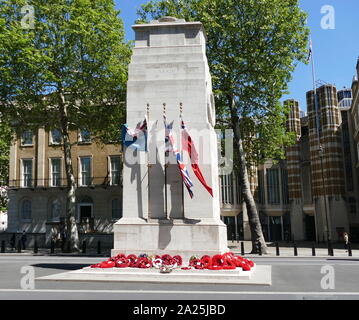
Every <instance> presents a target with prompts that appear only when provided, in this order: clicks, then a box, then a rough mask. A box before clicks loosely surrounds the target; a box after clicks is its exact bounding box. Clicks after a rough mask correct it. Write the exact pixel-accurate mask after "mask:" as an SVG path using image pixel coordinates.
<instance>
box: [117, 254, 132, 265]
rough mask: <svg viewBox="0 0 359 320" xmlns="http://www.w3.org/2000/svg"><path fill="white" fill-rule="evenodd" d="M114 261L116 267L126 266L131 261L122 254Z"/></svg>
mask: <svg viewBox="0 0 359 320" xmlns="http://www.w3.org/2000/svg"><path fill="white" fill-rule="evenodd" d="M115 263H116V267H117V268H128V267H129V266H130V263H131V261H130V260H129V259H127V258H126V256H125V255H123V256H121V257H120V258H118V259H117V260H116V262H115Z"/></svg>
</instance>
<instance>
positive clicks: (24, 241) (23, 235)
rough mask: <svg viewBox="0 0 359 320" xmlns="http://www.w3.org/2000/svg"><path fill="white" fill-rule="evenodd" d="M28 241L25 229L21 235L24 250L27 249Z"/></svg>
mask: <svg viewBox="0 0 359 320" xmlns="http://www.w3.org/2000/svg"><path fill="white" fill-rule="evenodd" d="M26 241H27V236H26V231H25V230H24V231H23V232H22V235H21V244H22V248H23V249H24V250H25V249H26Z"/></svg>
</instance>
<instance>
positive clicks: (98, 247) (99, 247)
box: [97, 241, 101, 254]
mask: <svg viewBox="0 0 359 320" xmlns="http://www.w3.org/2000/svg"><path fill="white" fill-rule="evenodd" d="M97 254H101V241H97Z"/></svg>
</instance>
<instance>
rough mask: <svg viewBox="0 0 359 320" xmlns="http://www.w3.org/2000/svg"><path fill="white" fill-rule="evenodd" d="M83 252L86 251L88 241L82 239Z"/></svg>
mask: <svg viewBox="0 0 359 320" xmlns="http://www.w3.org/2000/svg"><path fill="white" fill-rule="evenodd" d="M82 253H86V241H85V240H84V241H82Z"/></svg>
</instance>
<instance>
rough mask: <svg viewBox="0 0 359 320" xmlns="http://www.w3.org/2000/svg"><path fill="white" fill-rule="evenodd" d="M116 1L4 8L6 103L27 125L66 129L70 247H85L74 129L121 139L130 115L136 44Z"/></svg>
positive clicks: (1, 57)
mask: <svg viewBox="0 0 359 320" xmlns="http://www.w3.org/2000/svg"><path fill="white" fill-rule="evenodd" d="M118 15H119V12H118V11H116V10H115V8H114V2H113V1H112V0H91V1H90V0H67V1H65V0H54V1H46V0H33V1H24V0H5V1H2V4H1V7H0V108H1V110H0V111H1V112H2V113H3V115H4V116H5V117H6V118H7V119H8V121H9V122H11V123H12V124H16V126H17V128H20V129H21V130H24V129H33V130H37V129H38V128H40V127H43V128H45V129H46V130H51V129H58V130H60V132H61V134H62V141H63V143H62V149H63V152H64V159H65V168H66V181H67V206H66V229H67V241H68V243H67V244H66V248H70V249H71V250H75V251H76V250H79V239H78V231H77V226H76V219H75V208H76V207H75V202H76V198H75V192H76V188H77V185H76V181H75V177H74V173H73V164H72V159H71V150H72V146H73V144H74V143H76V142H74V141H70V137H69V133H70V132H71V131H73V130H78V129H84V130H88V131H90V132H91V134H92V136H93V138H94V139H98V140H99V141H103V140H108V139H111V140H113V139H114V137H115V136H116V135H117V136H118V137H120V134H119V126H120V123H121V121H122V119H123V117H124V114H125V113H124V101H125V84H126V81H127V65H128V63H129V58H130V52H131V50H130V45H129V44H128V43H126V42H125V40H124V28H123V23H122V21H121V19H120V18H119V16H118Z"/></svg>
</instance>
